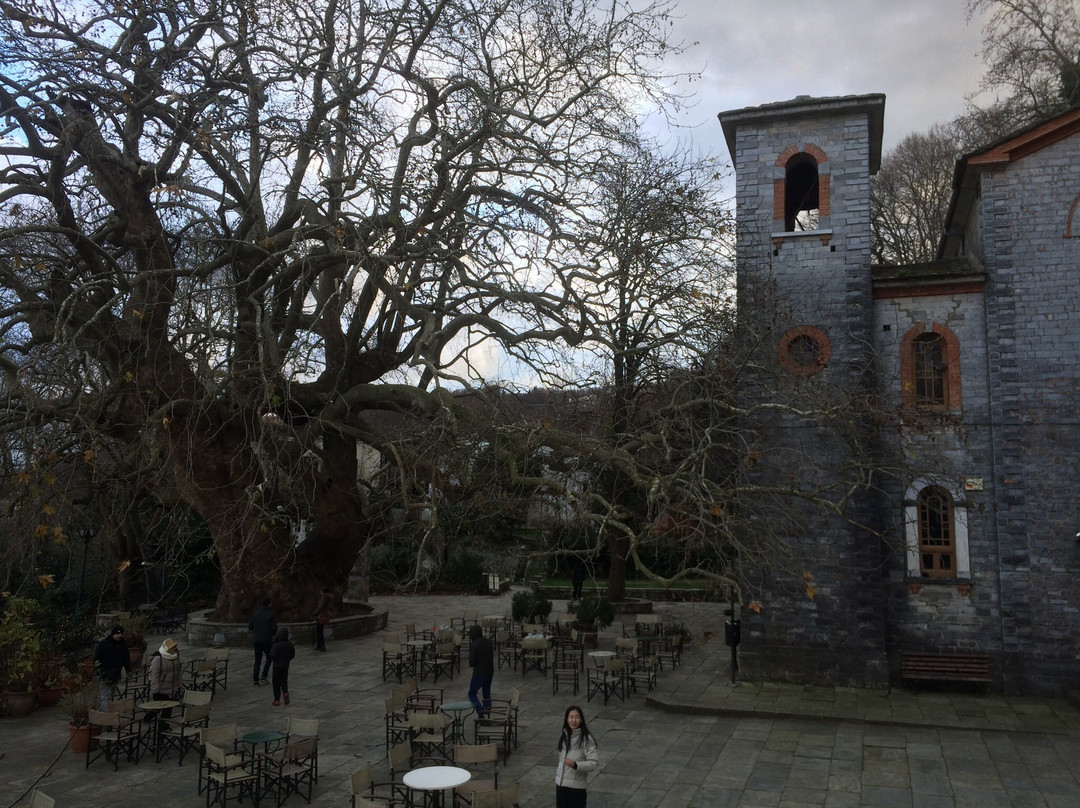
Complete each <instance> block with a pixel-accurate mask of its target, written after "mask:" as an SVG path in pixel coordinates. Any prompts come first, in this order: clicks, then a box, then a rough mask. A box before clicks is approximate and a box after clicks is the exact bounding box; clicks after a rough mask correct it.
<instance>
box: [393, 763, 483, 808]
mask: <svg viewBox="0 0 1080 808" xmlns="http://www.w3.org/2000/svg"><path fill="white" fill-rule="evenodd" d="M470 778H472V772H470V771H469V770H468V769H462V768H460V767H458V766H424V767H423V768H420V769H413V770H412V771H408V772H405V774H404V775H403V776H402V778H401V780H402V782H403V783H405V785H406V786H408V787H409V788H413V789H416V790H417V791H429V792H431V798H432V805H434V806H437V807H438V806H441V805H442V793H443V791H445V790H446V789H449V788H457V787H458V786H460V785H463V784H465V783H467V782H469V780H470Z"/></svg>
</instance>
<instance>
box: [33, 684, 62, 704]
mask: <svg viewBox="0 0 1080 808" xmlns="http://www.w3.org/2000/svg"><path fill="white" fill-rule="evenodd" d="M63 695H64V688H62V687H39V688H38V691H37V702H38V704H40V705H41V706H42V707H52V706H54V705H55V704H56V703H57V702H58V701H60V699H61V697H63Z"/></svg>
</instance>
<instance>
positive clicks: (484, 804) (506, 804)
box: [472, 786, 518, 808]
mask: <svg viewBox="0 0 1080 808" xmlns="http://www.w3.org/2000/svg"><path fill="white" fill-rule="evenodd" d="M472 808H518V787H517V786H504V787H503V788H498V789H496V790H495V791H480V792H477V793H476V794H475V795H473V804H472Z"/></svg>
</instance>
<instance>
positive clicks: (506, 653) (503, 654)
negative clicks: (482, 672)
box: [495, 628, 521, 670]
mask: <svg viewBox="0 0 1080 808" xmlns="http://www.w3.org/2000/svg"><path fill="white" fill-rule="evenodd" d="M520 651H521V644H520V642H519V641H517V640H515V639H514V638H513V636H512V635H511V634H510V629H508V628H500V629H497V630H496V631H495V655H496V656H497V657H498V665H499V670H502V667H503V664H504V663H505V664H506V665H508V666H509V667H511V668H517V658H518V653H519V652H520Z"/></svg>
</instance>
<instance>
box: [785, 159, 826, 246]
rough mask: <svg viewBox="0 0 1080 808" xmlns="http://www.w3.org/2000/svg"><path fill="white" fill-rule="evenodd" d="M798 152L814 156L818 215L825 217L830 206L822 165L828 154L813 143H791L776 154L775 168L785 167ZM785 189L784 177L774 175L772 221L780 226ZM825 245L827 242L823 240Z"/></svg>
mask: <svg viewBox="0 0 1080 808" xmlns="http://www.w3.org/2000/svg"><path fill="white" fill-rule="evenodd" d="M799 154H808V155H810V157H812V158H814V161H815V162H816V163H817V167H818V217H819V218H820V217H825V216H828V215H829V211H830V209H831V206H830V204H829V185H830V183H829V173H828V172H827V171H822V170H821V169H822V166H824V165H825V164H826V163H828V162H829V156H828V155H827V154H825V151H824V150H823V149H822V148H821V147H820V146H816V145H814V144H813V143H804V144H803V145H802V146H801V147H800V146H798V145H797V144H795V143H791V144H789V145H788V146H786V147H784V150H783V151H781V152H780V154H778V155H777V156H776V163H775V165H776V166H777V168H783V169H785V170H786V169H787V164H788V162H789V161H790V160H791V158H793V157H795V156H797V155H799ZM786 189H787V181H786V178H784V177H775V178H774V179H773V222H780V223H781V228H780V229H783V226H784V194H785V193H786ZM823 243H825V244H826V245H827V244H828V242H823Z"/></svg>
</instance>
